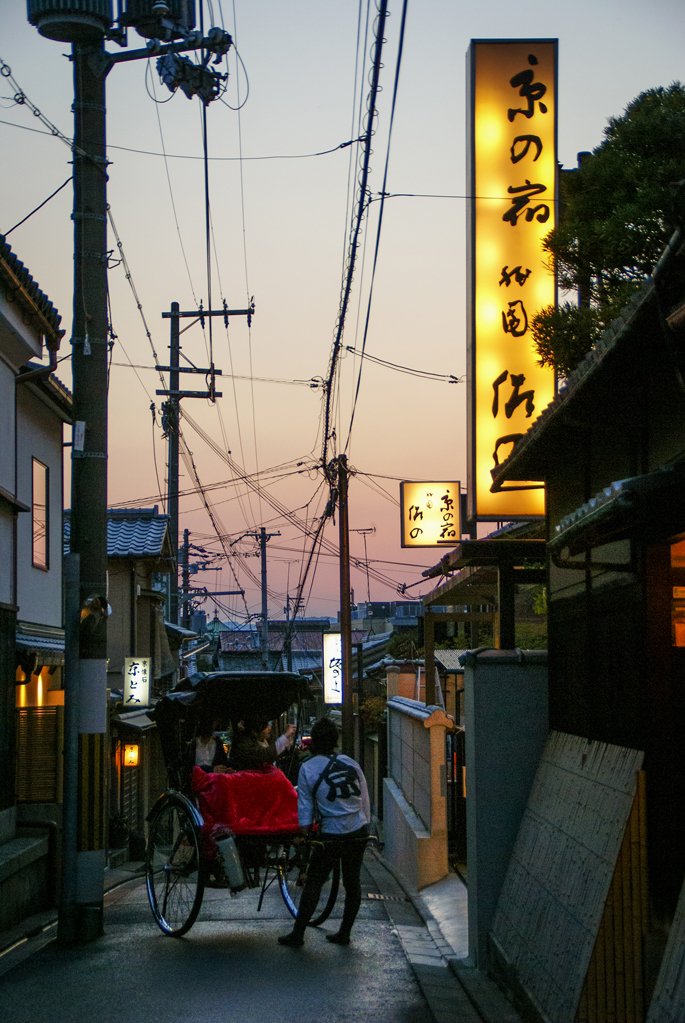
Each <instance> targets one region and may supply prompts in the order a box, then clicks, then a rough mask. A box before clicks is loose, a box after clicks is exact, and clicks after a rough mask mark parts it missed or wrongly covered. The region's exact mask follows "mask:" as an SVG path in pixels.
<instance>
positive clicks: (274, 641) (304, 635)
mask: <svg viewBox="0 0 685 1023" xmlns="http://www.w3.org/2000/svg"><path fill="white" fill-rule="evenodd" d="M284 638H285V637H284V635H283V633H278V632H271V631H269V650H270V651H271V652H272V653H280V652H281V651H282V650H283V641H284ZM260 645H261V633H259V632H244V631H241V630H237V629H235V630H233V629H231V630H228V631H226V632H220V633H219V650H220V651H221V653H235V652H239V651H253V650H259V649H260ZM291 646H292V651H293V653H295V652H296V651H297V652H298V653H305V652H307V653H318V654H321V649H322V644H321V633H320V632H295V633H294V634H293V636H292V643H291Z"/></svg>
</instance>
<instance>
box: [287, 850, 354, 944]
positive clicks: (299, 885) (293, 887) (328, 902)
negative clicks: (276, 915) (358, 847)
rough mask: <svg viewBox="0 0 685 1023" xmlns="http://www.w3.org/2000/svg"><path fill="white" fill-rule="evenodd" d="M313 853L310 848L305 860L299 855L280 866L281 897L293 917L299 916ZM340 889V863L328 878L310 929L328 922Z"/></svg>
mask: <svg viewBox="0 0 685 1023" xmlns="http://www.w3.org/2000/svg"><path fill="white" fill-rule="evenodd" d="M291 851H292V850H291ZM311 853H312V849H311V846H309V848H308V851H307V854H306V856H305V858H304V860H303V859H302V857H301V855H298V856H296V857H295V859H294V861H293V860H290V859H289V861H288V862H286V863H280V864H279V866H278V883H279V885H280V888H281V895H282V896H283V901H284V902H285V904H286V906H287V907H288V909H289V911H290V913H291V914H292V916H297V910H298V907H299V904H300V898H301V896H302V891H303V888H304V883H303V882H304V876H305V875H306V873H307V864H308V862H309V859H310V858H311ZM339 887H340V863H336V865H335V866H334V867H333V870H332V871H331V873H330V875H329V877H328V880H327V881H326V883H325V884H324V886H323V888H322V889H321V895H320V896H319V901H318V903H317V906H316V910H315V911H314V915H313V916H312V918H311V920H310V921H309V926H310V927H318V926H319V924H322V923H323V922H324V920H328V918H329V916H330V915H331V913H332V912H333V907H334V906H335V901H336V899H337V898H338V889H339Z"/></svg>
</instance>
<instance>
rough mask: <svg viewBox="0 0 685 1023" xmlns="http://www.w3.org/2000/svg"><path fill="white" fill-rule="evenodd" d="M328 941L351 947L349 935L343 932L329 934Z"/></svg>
mask: <svg viewBox="0 0 685 1023" xmlns="http://www.w3.org/2000/svg"><path fill="white" fill-rule="evenodd" d="M279 941H280V939H279ZM326 941H331V942H333V944H334V945H349V943H350V936H349V934H343V933H342V931H338V932H337V933H336V934H327V935H326Z"/></svg>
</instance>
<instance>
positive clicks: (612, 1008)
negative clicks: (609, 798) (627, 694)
mask: <svg viewBox="0 0 685 1023" xmlns="http://www.w3.org/2000/svg"><path fill="white" fill-rule="evenodd" d="M646 929H647V822H646V809H645V775H644V772H643V771H638V772H637V788H636V792H635V799H634V802H633V807H632V810H631V812H630V817H629V818H628V823H627V825H626V830H625V834H624V836H623V842H622V843H621V849H620V852H619V854H618V860H617V861H616V868H615V870H614V875H613V878H612V881H611V887H610V889H609V894H608V896H607V900H606V903H605V906H604V913H603V914H602V920H601V923H600V925H599V930H598V932H597V940H596V941H595V947H594V950H593V953H592V957H591V959H590V965H589V967H588V971H587V976H586V978H585V983H584V985H583V990H582V993H581V996H580V1004H579V1006H578V1013H577V1015H576V1023H644V1019H645V1004H644V983H643V942H644V937H645V934H646Z"/></svg>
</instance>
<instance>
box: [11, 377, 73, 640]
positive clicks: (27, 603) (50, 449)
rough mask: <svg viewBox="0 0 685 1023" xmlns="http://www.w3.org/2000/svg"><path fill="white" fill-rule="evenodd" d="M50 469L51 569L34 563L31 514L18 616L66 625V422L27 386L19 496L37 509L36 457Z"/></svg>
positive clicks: (20, 568)
mask: <svg viewBox="0 0 685 1023" xmlns="http://www.w3.org/2000/svg"><path fill="white" fill-rule="evenodd" d="M33 458H37V459H39V461H41V462H43V464H44V465H47V466H48V467H49V469H50V522H49V537H50V555H49V557H50V560H49V564H50V567H49V569H48V571H47V572H45V571H43V570H42V569H39V568H34V567H33V565H32V564H31V561H32V557H31V540H32V537H31V530H32V524H31V514H30V513H26V514H20V515H19V517H18V522H17V604H18V605H19V613H18V617H19V618H20V619H21V620H22V621H25V622H42V623H43V624H44V625H57V626H61V625H62V423H61V421H60V419H59V418H58V417H57V416H56V415H55V414H54V413H53V412H51V411H50V410H49V409H48V408H47V407H46V406H45V405H44V404H43V403H42V402H41V401H40V399H39V398H37V397H36V395H34V394H32V393H31V392H30V391H29V390H28V389H27V388H26V387H25V386H24V385H20V386H19V388H18V389H17V497H18V499H19V500H20V501H23V503H24V504H27V505H29V507H30V506H31V489H32V488H31V483H32V480H31V472H32V459H33Z"/></svg>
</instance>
